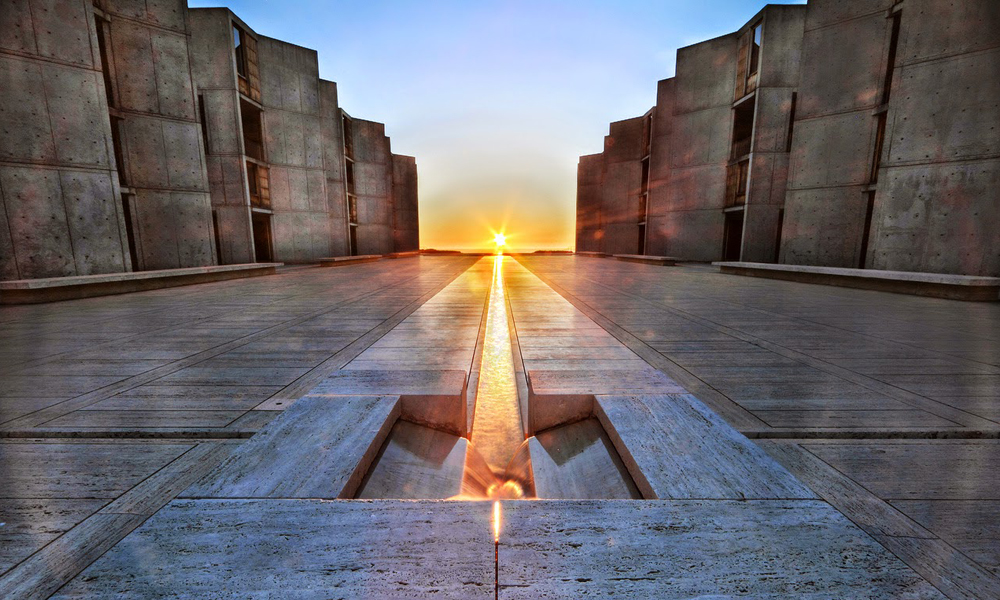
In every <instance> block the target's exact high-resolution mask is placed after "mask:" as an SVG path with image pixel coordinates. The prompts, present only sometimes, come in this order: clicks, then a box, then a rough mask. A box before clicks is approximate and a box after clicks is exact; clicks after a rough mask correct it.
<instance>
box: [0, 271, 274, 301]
mask: <svg viewBox="0 0 1000 600" xmlns="http://www.w3.org/2000/svg"><path fill="white" fill-rule="evenodd" d="M281 265H282V263H250V264H240V265H213V266H208V267H189V268H186V269H164V270H160V271H135V272H132V273H104V274H101V275H78V276H73V277H49V278H45V279H18V280H15V281H0V304H38V303H41V302H56V301H59V300H75V299H78V298H91V297H94V296H110V295H113V294H127V293H129V292H142V291H147V290H157V289H161V288H168V287H175V286H181V285H193V284H196V283H209V282H212V281H223V280H226V279H243V278H246V277H259V276H261V275H273V274H274V273H275V270H276V269H277V267H280V266H281Z"/></svg>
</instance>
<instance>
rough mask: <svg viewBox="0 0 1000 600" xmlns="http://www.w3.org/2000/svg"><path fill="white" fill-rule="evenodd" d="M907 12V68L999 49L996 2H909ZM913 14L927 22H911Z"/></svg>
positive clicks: (999, 23) (904, 54)
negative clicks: (925, 62) (955, 55)
mask: <svg viewBox="0 0 1000 600" xmlns="http://www.w3.org/2000/svg"><path fill="white" fill-rule="evenodd" d="M905 9H906V15H905V16H906V44H905V46H903V47H902V52H901V58H902V62H903V63H904V64H905V63H911V62H914V61H918V60H926V59H931V58H938V57H942V56H948V55H954V54H959V53H962V54H964V53H968V52H975V51H977V50H983V49H987V48H994V47H996V45H997V32H998V31H1000V3H997V2H995V1H994V0H965V1H963V2H954V3H950V4H947V5H944V4H942V3H941V2H938V1H936V0H907V3H906V7H905ZM911 14H914V15H919V16H922V17H924V18H919V17H918V18H915V19H911V18H910V15H911ZM983 83H985V82H983ZM942 87H945V86H942ZM956 89H958V88H956Z"/></svg>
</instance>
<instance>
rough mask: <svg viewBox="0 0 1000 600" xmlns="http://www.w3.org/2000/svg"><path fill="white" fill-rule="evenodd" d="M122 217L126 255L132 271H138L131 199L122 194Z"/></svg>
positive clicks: (127, 195)
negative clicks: (126, 245) (130, 262)
mask: <svg viewBox="0 0 1000 600" xmlns="http://www.w3.org/2000/svg"><path fill="white" fill-rule="evenodd" d="M122 217H123V218H124V220H125V241H126V242H127V243H128V255H129V258H130V259H131V260H132V270H133V271H138V270H140V265H139V252H138V250H137V249H136V245H135V228H134V227H133V226H132V198H131V195H130V194H122Z"/></svg>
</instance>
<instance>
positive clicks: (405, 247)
mask: <svg viewBox="0 0 1000 600" xmlns="http://www.w3.org/2000/svg"><path fill="white" fill-rule="evenodd" d="M392 210H393V234H392V235H393V249H394V250H395V251H396V252H406V251H410V250H419V249H420V221H419V217H418V215H417V159H415V158H414V157H412V156H403V155H400V154H393V155H392Z"/></svg>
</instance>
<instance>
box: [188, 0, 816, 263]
mask: <svg viewBox="0 0 1000 600" xmlns="http://www.w3.org/2000/svg"><path fill="white" fill-rule="evenodd" d="M783 3H793V2H789V1H787V0H785V1H784V2H783ZM799 3H801V2H799ZM220 5H224V6H228V7H229V8H230V9H232V11H233V12H235V13H236V14H238V15H239V16H240V17H241V18H242V19H243V20H244V21H245V22H246V23H247V24H248V25H249V26H250V27H252V28H253V29H254V30H255V31H256V32H257V33H260V34H262V35H266V36H270V37H274V38H278V39H281V40H285V41H288V42H292V43H295V44H299V45H301V46H306V47H308V48H315V49H316V50H318V51H319V66H320V76H321V77H323V78H324V79H330V80H333V81H336V82H337V83H338V87H339V91H340V103H341V106H342V107H343V108H344V109H345V110H347V111H348V112H349V113H351V114H352V115H354V116H357V117H360V118H365V119H371V120H375V121H381V122H384V123H385V124H386V131H387V133H388V135H389V136H390V137H391V138H392V148H393V151H394V152H396V153H399V154H410V155H413V156H416V157H417V168H418V174H419V180H420V205H421V207H420V218H421V244H422V246H424V247H438V248H444V247H454V248H471V247H483V246H484V245H485V244H486V242H487V241H488V239H491V238H492V235H489V231H490V230H491V229H493V230H497V229H500V228H505V230H506V232H507V233H508V240H509V242H510V244H511V245H512V247H521V248H542V247H553V248H555V247H571V246H572V243H573V241H572V240H573V223H574V207H575V202H576V163H577V159H578V157H579V156H580V155H581V154H590V153H593V152H599V151H600V150H601V149H602V147H603V137H604V135H605V134H606V133H607V128H608V123H609V122H611V121H616V120H619V119H624V118H629V117H633V116H638V115H641V114H642V113H644V112H645V111H646V110H647V109H649V108H650V107H651V106H652V105H653V103H654V102H655V99H656V82H657V80H659V79H663V78H666V77H670V76H672V75H673V73H674V59H675V53H676V51H677V49H678V48H680V47H682V46H686V45H689V44H693V43H696V42H700V41H703V40H707V39H710V38H713V37H716V36H719V35H723V34H725V33H729V32H732V31H735V30H736V29H738V28H739V27H741V26H742V25H743V24H744V23H746V22H747V21H748V20H749V19H750V18H751V17H752V16H753V15H754V14H756V13H757V12H758V11H759V10H760V9H761V8H762V7H763V6H764V5H765V2H763V1H756V0H700V1H697V2H692V1H690V0H660V1H647V2H640V1H632V0H624V1H610V0H609V1H605V2H596V1H591V0H573V1H569V0H565V1H555V0H533V1H521V0H516V1H506V2H477V1H475V0H465V1H458V0H448V1H433V0H430V1H394V2H380V1H377V0H370V1H367V2H362V1H356V2H340V1H338V2H319V1H315V0H312V1H306V0H301V1H300V0H284V1H282V2H276V1H261V0H257V1H247V0H231V1H228V2H227V1H223V2H218V1H211V0H209V1H204V0H192V1H191V6H193V7H200V6H220Z"/></svg>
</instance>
